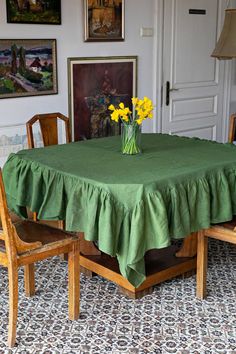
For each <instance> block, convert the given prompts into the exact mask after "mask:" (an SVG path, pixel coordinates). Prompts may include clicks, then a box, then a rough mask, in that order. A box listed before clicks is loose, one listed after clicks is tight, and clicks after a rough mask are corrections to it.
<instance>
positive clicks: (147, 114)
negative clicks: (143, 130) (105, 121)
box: [108, 96, 154, 125]
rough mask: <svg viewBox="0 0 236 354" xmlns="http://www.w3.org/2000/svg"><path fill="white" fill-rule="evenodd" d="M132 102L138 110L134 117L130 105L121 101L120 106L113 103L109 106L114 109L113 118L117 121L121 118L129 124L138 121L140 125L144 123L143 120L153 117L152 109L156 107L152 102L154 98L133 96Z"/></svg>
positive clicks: (111, 109)
mask: <svg viewBox="0 0 236 354" xmlns="http://www.w3.org/2000/svg"><path fill="white" fill-rule="evenodd" d="M132 104H133V106H134V109H135V111H136V114H135V115H134V117H132V111H131V110H130V109H129V107H125V105H124V103H123V102H120V103H119V105H118V108H116V107H115V106H114V105H113V104H111V105H110V106H109V107H108V109H109V110H110V111H112V113H111V119H112V120H114V121H115V122H118V121H119V119H121V120H122V121H123V122H126V123H127V124H132V123H133V122H136V123H137V124H139V125H140V124H142V122H143V120H145V119H147V118H152V117H153V114H152V111H153V108H154V107H153V104H152V100H150V98H148V97H147V96H144V98H143V99H142V100H141V99H139V98H138V97H132Z"/></svg>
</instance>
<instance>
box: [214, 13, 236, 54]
mask: <svg viewBox="0 0 236 354" xmlns="http://www.w3.org/2000/svg"><path fill="white" fill-rule="evenodd" d="M211 56H212V57H214V58H218V59H224V60H226V59H232V58H236V9H226V10H225V20H224V26H223V29H222V32H221V35H220V38H219V40H218V42H217V43H216V47H215V49H214V51H213V53H212V54H211Z"/></svg>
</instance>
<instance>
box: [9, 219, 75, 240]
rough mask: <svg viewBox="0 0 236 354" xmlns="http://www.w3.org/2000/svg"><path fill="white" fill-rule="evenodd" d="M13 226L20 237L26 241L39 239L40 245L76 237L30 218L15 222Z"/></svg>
mask: <svg viewBox="0 0 236 354" xmlns="http://www.w3.org/2000/svg"><path fill="white" fill-rule="evenodd" d="M15 228H16V231H17V234H18V236H19V237H20V239H21V240H22V241H24V242H28V243H31V242H36V241H40V242H41V243H42V245H46V244H48V243H52V242H57V241H62V240H65V239H74V238H76V235H75V234H72V233H69V232H65V231H63V230H60V229H58V228H55V227H52V226H48V225H46V224H40V223H38V222H35V221H30V220H24V221H20V222H17V223H16V224H15Z"/></svg>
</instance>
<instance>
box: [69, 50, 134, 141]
mask: <svg viewBox="0 0 236 354" xmlns="http://www.w3.org/2000/svg"><path fill="white" fill-rule="evenodd" d="M137 60H138V57H137V56H123V57H121V56H119V57H91V58H80V57H79V58H68V81H69V82H68V88H69V98H68V102H69V117H70V119H71V129H72V139H73V140H74V141H77V140H81V139H90V138H100V137H106V136H111V135H117V134H120V127H119V124H117V123H114V122H113V121H111V119H110V113H111V112H110V111H109V109H108V107H109V105H110V104H113V105H115V106H118V105H119V103H120V102H123V103H124V104H125V106H128V107H130V109H132V102H131V98H132V97H134V96H136V95H137Z"/></svg>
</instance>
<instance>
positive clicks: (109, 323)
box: [0, 241, 236, 354]
mask: <svg viewBox="0 0 236 354" xmlns="http://www.w3.org/2000/svg"><path fill="white" fill-rule="evenodd" d="M209 252H210V258H209V270H208V287H207V289H208V296H207V298H206V300H204V301H200V300H198V299H196V297H195V288H196V279H195V276H192V277H190V278H187V279H183V278H176V279H174V280H171V281H167V282H165V283H163V284H161V285H158V286H156V287H155V290H154V292H153V294H151V295H147V296H145V297H144V298H142V299H140V300H131V299H129V298H127V297H125V296H123V295H121V294H120V293H119V291H118V288H117V287H116V285H114V284H113V283H111V282H108V281H106V280H105V279H102V278H100V277H94V278H93V279H88V278H86V277H84V276H83V275H82V276H81V305H80V306H81V313H80V318H79V320H78V321H75V322H72V321H70V320H68V316H67V311H68V310H67V263H66V262H64V261H61V259H60V258H59V257H55V258H53V259H51V260H49V261H44V262H41V263H38V264H37V268H36V286H37V289H38V291H37V293H36V295H35V296H34V297H33V298H30V299H28V298H25V296H24V289H23V271H22V270H20V272H19V282H20V291H19V292H20V298H19V315H18V326H17V346H16V347H15V348H14V349H8V348H7V346H6V343H7V326H8V290H7V289H8V286H7V270H6V269H4V268H0V279H1V280H0V354H103V353H106V354H126V353H128V354H148V353H152V354H171V353H173V354H236V306H235V304H236V247H235V246H233V245H230V244H226V243H221V242H219V241H210V249H209Z"/></svg>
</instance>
